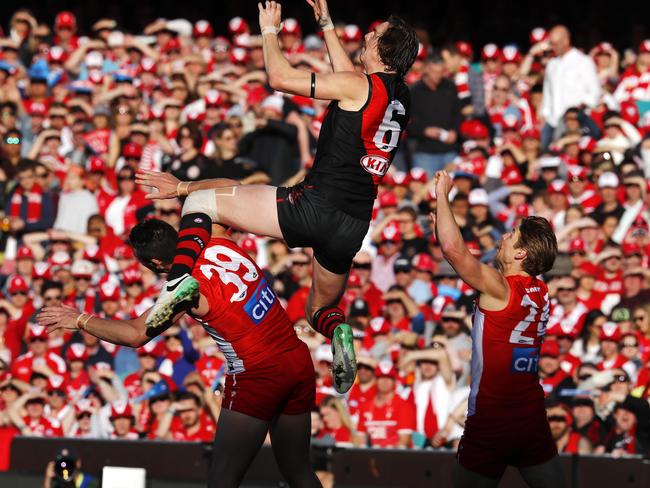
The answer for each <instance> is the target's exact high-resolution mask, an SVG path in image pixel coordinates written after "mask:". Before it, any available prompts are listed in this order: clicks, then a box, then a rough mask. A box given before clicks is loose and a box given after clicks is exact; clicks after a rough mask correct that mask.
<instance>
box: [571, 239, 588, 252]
mask: <svg viewBox="0 0 650 488" xmlns="http://www.w3.org/2000/svg"><path fill="white" fill-rule="evenodd" d="M585 250H586V247H585V241H583V240H582V239H580V238H577V239H573V240H572V241H571V242H570V243H569V254H573V253H574V252H580V253H584V252H585Z"/></svg>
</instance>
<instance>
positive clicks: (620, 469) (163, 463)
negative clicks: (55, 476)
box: [0, 437, 650, 488]
mask: <svg viewBox="0 0 650 488" xmlns="http://www.w3.org/2000/svg"><path fill="white" fill-rule="evenodd" d="M64 446H66V447H73V448H74V449H76V450H77V452H78V453H79V454H80V456H81V458H82V463H83V470H84V471H86V472H88V473H91V474H94V475H98V474H99V473H101V470H102V468H103V467H104V466H125V467H142V468H145V469H146V470H147V477H148V478H149V479H151V481H150V482H149V486H150V487H151V488H166V487H171V486H174V487H180V488H185V487H187V488H196V487H198V486H203V485H204V482H205V479H206V475H207V472H208V468H209V464H210V457H211V450H212V447H211V446H209V445H202V444H198V443H181V442H159V441H155V442H154V441H102V440H81V439H39V438H34V437H16V438H15V439H14V440H13V444H12V447H11V465H10V472H9V473H4V474H2V475H0V486H2V487H4V486H7V487H9V486H20V487H21V488H31V487H32V486H34V487H36V486H39V487H40V486H42V484H41V483H42V475H43V473H44V472H45V466H46V465H47V463H48V462H49V461H51V460H53V459H54V456H55V454H56V452H57V451H58V450H59V449H60V448H62V447H64ZM312 450H313V452H312V457H313V458H314V459H318V464H319V465H321V466H327V467H328V468H329V470H331V471H332V472H333V473H334V478H335V480H336V486H337V488H366V487H376V486H378V487H392V488H421V487H422V488H424V487H427V488H431V487H435V488H439V487H447V486H451V470H452V467H453V465H454V462H455V459H454V453H453V452H451V451H405V450H378V449H336V448H330V447H313V449H312ZM561 461H562V465H563V467H564V473H565V476H566V486H567V488H597V487H603V488H647V487H650V460H648V459H645V460H644V459H642V458H640V457H632V458H621V459H614V458H611V457H603V456H564V455H563V456H562V458H561ZM14 479H15V480H19V481H18V482H10V481H11V480H14ZM244 486H248V487H272V486H275V487H280V486H286V485H285V484H284V483H283V481H282V476H281V475H280V472H279V471H278V468H277V465H276V463H275V459H274V458H273V452H272V451H271V449H270V448H268V447H264V448H263V449H262V450H261V451H260V453H259V454H258V456H257V457H256V459H255V461H254V462H253V465H252V466H251V468H250V469H249V471H248V473H247V475H246V478H245V480H244ZM499 486H500V487H501V488H515V487H520V486H524V484H523V480H522V478H521V476H520V475H519V473H518V472H517V471H516V470H514V469H512V468H508V471H507V472H506V474H505V476H504V478H503V480H502V482H501V484H500V485H499Z"/></svg>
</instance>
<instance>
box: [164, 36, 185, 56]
mask: <svg viewBox="0 0 650 488" xmlns="http://www.w3.org/2000/svg"><path fill="white" fill-rule="evenodd" d="M180 50H181V41H179V40H178V39H177V38H176V37H172V38H171V39H170V40H169V41H167V44H165V45H164V46H163V47H162V49H161V51H162V52H163V53H168V52H170V51H180Z"/></svg>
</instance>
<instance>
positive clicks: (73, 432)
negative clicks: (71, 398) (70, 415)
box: [66, 398, 99, 439]
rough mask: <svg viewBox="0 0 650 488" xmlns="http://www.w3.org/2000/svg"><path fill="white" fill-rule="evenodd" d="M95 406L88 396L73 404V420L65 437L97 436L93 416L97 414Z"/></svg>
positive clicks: (89, 437) (83, 437) (92, 437)
mask: <svg viewBox="0 0 650 488" xmlns="http://www.w3.org/2000/svg"><path fill="white" fill-rule="evenodd" d="M97 411H98V409H97V407H96V406H95V405H94V404H93V402H92V401H91V400H90V399H88V398H82V399H81V400H79V401H78V402H76V403H75V404H74V421H73V423H72V425H71V426H70V430H68V432H66V437H74V438H77V439H96V438H98V437H99V432H98V429H97V425H95V424H96V423H97V422H96V420H93V416H95V415H96V414H97Z"/></svg>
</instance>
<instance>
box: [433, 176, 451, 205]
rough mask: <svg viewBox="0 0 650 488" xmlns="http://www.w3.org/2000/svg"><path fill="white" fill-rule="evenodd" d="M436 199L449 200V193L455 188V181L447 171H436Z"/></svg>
mask: <svg viewBox="0 0 650 488" xmlns="http://www.w3.org/2000/svg"><path fill="white" fill-rule="evenodd" d="M434 178H435V180H436V187H435V188H436V198H437V199H438V200H440V199H441V198H444V199H449V192H450V191H451V189H452V188H453V187H454V180H453V179H452V178H451V176H450V175H449V173H447V172H446V171H436V175H435V177H434Z"/></svg>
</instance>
